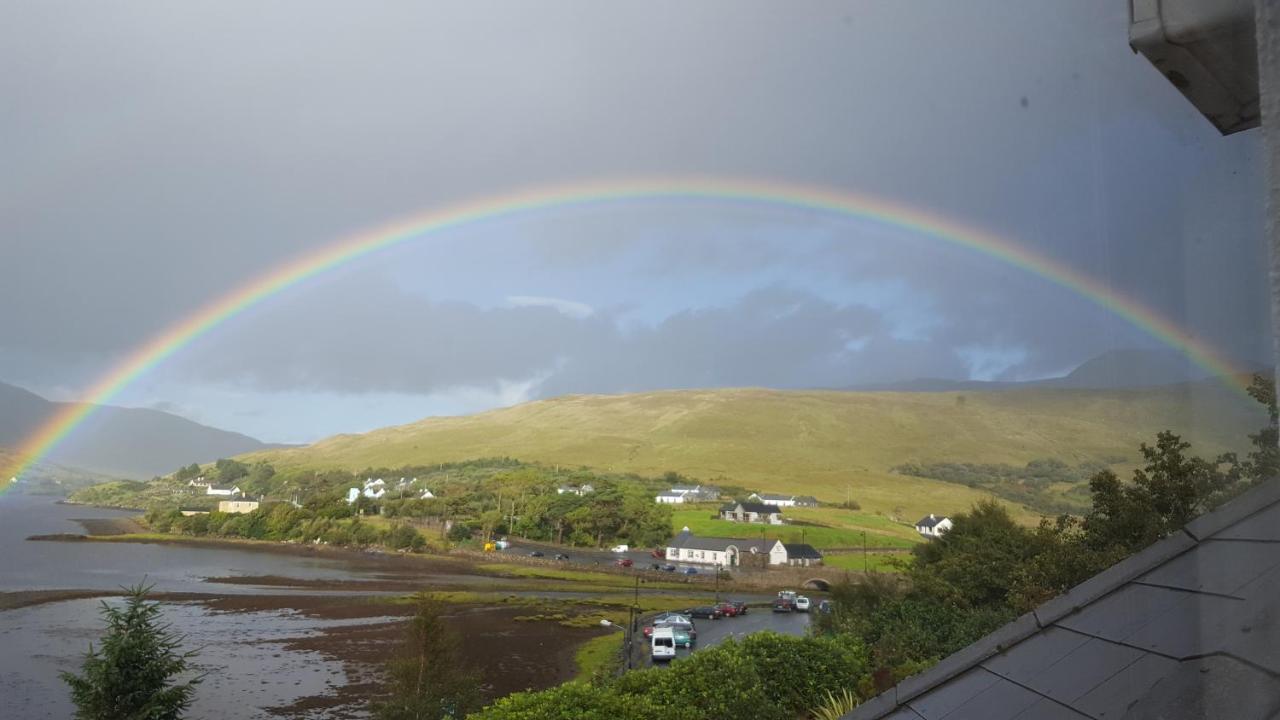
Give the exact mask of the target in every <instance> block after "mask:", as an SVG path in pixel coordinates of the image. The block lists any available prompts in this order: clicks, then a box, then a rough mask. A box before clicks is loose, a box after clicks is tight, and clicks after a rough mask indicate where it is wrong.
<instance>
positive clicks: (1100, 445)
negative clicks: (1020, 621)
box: [244, 383, 1265, 520]
mask: <svg viewBox="0 0 1280 720" xmlns="http://www.w3.org/2000/svg"><path fill="white" fill-rule="evenodd" d="M1264 422H1265V418H1264V415H1263V413H1262V410H1261V407H1260V406H1257V405H1256V404H1254V403H1252V402H1251V401H1249V400H1248V399H1245V398H1243V397H1241V396H1238V395H1235V394H1233V393H1231V392H1230V391H1228V390H1226V389H1224V388H1223V387H1221V386H1220V385H1218V384H1216V383H1198V384H1190V385H1176V386H1166V387H1160V388H1150V389H1140V390H1073V389H1018V390H1004V391H980V392H962V393H960V392H940V393H893V392H840V391H779V390H763V389H725V390H684V391H663V392H651V393H640V394H633V395H610V396H596V395H592V396H567V397H561V398H555V399H551V400H543V401H538V402H531V403H526V404H523V405H518V406H516V407H512V408H505V409H501V410H494V411H490V412H486V413H481V414H477V415H471V416H466V417H450V418H430V419H427V420H423V421H420V422H417V423H412V424H409V425H402V426H398V427H389V428H385V429H381V430H376V431H373V432H370V433H366V434H362V435H340V436H335V437H332V438H329V439H326V440H323V441H321V442H318V443H316V444H314V445H311V446H308V447H301V448H289V449H283V450H271V451H264V452H258V453H252V454H250V455H247V456H244V457H246V458H250V459H255V460H256V459H265V460H268V461H269V462H271V463H273V464H274V465H275V466H276V467H277V468H280V469H291V468H292V469H300V468H307V469H323V468H346V469H350V470H358V469H361V468H365V467H387V466H390V467H394V466H398V465H409V464H429V463H437V462H446V461H457V460H465V459H470V458H479V457H493V456H509V457H514V458H519V459H521V460H525V461H532V462H541V463H547V464H564V465H574V466H577V465H585V466H590V467H593V468H598V469H601V470H612V471H618V472H622V471H626V472H636V473H640V474H643V475H659V474H661V473H663V472H664V471H667V470H676V471H679V472H681V473H684V474H686V475H689V476H691V477H695V478H701V479H708V480H710V479H713V478H718V477H723V478H729V479H730V481H732V482H733V483H735V484H738V485H742V486H746V487H752V488H759V489H760V490H763V491H772V492H796V493H801V492H803V493H806V494H812V495H815V496H817V497H818V498H819V499H820V500H824V501H832V502H836V501H841V500H844V499H846V497H851V498H852V499H854V500H856V501H857V502H859V503H861V505H862V508H863V511H864V512H871V513H875V512H880V513H883V514H885V515H889V516H892V517H896V518H898V519H903V520H911V519H914V517H912V516H916V517H918V516H919V514H921V513H924V512H946V513H952V512H956V511H959V510H962V509H965V508H966V507H968V506H969V505H970V504H972V503H973V502H974V501H975V500H977V499H978V498H981V497H985V494H984V493H982V492H979V491H977V490H973V489H971V488H968V487H966V486H964V485H959V484H954V483H948V482H943V481H939V480H930V479H925V478H917V477H911V476H905V475H900V474H894V473H891V472H890V468H893V467H895V466H898V465H900V464H903V463H920V464H929V463H947V462H968V463H1007V464H1013V465H1021V464H1025V463H1027V462H1030V461H1032V460H1036V459H1046V458H1052V459H1057V460H1060V461H1063V462H1065V463H1068V464H1072V465H1075V464H1078V463H1083V462H1099V463H1106V464H1111V465H1113V466H1115V467H1116V469H1117V470H1118V471H1121V472H1127V469H1128V465H1127V464H1128V463H1132V462H1134V461H1136V460H1137V459H1138V445H1139V443H1141V442H1143V441H1147V442H1151V441H1152V440H1153V439H1154V437H1155V434H1156V433H1157V432H1158V431H1160V430H1163V429H1171V430H1173V431H1175V432H1178V433H1180V434H1182V435H1184V437H1186V438H1188V439H1189V440H1190V441H1191V442H1193V443H1194V451H1195V452H1197V453H1198V454H1201V455H1205V456H1209V455H1214V454H1217V453H1220V452H1223V451H1227V450H1237V451H1242V450H1244V449H1245V448H1246V447H1247V439H1246V437H1245V436H1246V434H1247V433H1249V432H1252V431H1254V430H1256V429H1257V428H1258V427H1260V426H1261V425H1262V424H1263V423H1264Z"/></svg>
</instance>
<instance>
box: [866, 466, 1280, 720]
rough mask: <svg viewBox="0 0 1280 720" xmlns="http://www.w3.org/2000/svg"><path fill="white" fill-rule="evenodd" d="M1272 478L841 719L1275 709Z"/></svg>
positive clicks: (1174, 715)
mask: <svg viewBox="0 0 1280 720" xmlns="http://www.w3.org/2000/svg"><path fill="white" fill-rule="evenodd" d="M1278 713H1280V480H1271V481H1269V482H1267V483H1265V484H1263V485H1261V486H1258V487H1256V488H1253V489H1252V490H1250V491H1249V492H1247V493H1245V494H1244V495H1241V496H1240V497H1238V498H1236V499H1234V500H1232V501H1231V502H1229V503H1227V504H1225V505H1223V506H1222V507H1221V508H1219V509H1218V510H1215V511H1214V512H1211V513H1208V514H1206V515H1204V516H1201V517H1200V518H1197V519H1196V520H1194V521H1192V522H1191V523H1190V524H1188V525H1187V526H1186V527H1185V528H1183V530H1182V531H1181V532H1179V533H1177V534H1175V535H1172V536H1170V537H1167V538H1165V539H1164V540H1161V541H1160V542H1158V543H1156V544H1155V545H1152V546H1151V547H1149V548H1147V549H1146V550H1143V551H1142V552H1139V553H1137V554H1136V555H1133V556H1132V557H1130V558H1128V559H1126V560H1124V561H1122V562H1120V563H1119V564H1117V565H1115V566H1113V567H1111V568H1109V569H1107V570H1105V571H1103V572H1101V573H1099V574H1098V575H1095V576H1094V577H1092V578H1090V579H1089V580H1086V581H1085V582H1083V583H1081V584H1080V585H1077V586H1076V587H1074V588H1072V589H1071V590H1070V591H1068V592H1067V593H1066V594H1065V595H1062V596H1060V597H1057V598H1055V599H1053V600H1050V601H1049V602H1047V603H1045V604H1044V605H1041V606H1040V607H1038V608H1036V609H1035V610H1034V611H1033V612H1030V613H1028V614H1026V615H1024V616H1022V617H1020V618H1018V619H1017V620H1015V621H1013V622H1012V623H1010V624H1008V625H1006V626H1004V627H1002V628H1000V629H999V630H996V631H995V632H994V633H992V634H990V635H988V636H987V637H985V638H983V639H981V640H979V641H978V642H976V643H974V644H972V645H970V646H969V647H967V648H964V649H963V650H961V651H959V652H957V653H955V654H954V655H951V656H950V657H948V658H946V659H944V660H943V661H942V662H941V663H939V664H938V665H936V666H934V667H933V668H931V669H929V670H926V671H925V672H923V673H921V674H919V675H916V676H913V677H909V678H907V679H905V680H903V681H902V682H901V683H899V684H898V686H897V687H894V688H892V689H890V690H888V691H886V692H884V693H882V694H880V695H879V696H877V697H875V698H873V699H871V700H869V701H867V702H866V703H864V704H863V705H862V706H861V707H859V708H857V709H856V710H854V711H853V712H851V713H849V714H847V715H845V716H844V720H878V719H880V718H883V719H884V720H941V719H942V718H946V719H947V720H966V719H969V718H972V719H974V720H979V719H980V720H1014V719H1017V720H1041V719H1043V720H1089V719H1093V720H1110V719H1111V718H1129V719H1132V720H1157V719H1160V720H1193V719H1196V720H1199V719H1201V718H1210V719H1215V720H1216V719H1219V718H1220V719H1222V720H1227V719H1228V718H1230V719H1231V720H1244V719H1246V718H1259V719H1263V720H1273V719H1274V718H1277V717H1280V715H1278Z"/></svg>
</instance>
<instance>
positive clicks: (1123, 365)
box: [1037, 350, 1206, 389]
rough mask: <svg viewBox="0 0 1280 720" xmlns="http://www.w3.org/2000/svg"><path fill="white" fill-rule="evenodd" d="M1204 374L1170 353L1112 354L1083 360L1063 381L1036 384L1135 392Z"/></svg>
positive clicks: (1126, 351)
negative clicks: (1132, 389) (1119, 389)
mask: <svg viewBox="0 0 1280 720" xmlns="http://www.w3.org/2000/svg"><path fill="white" fill-rule="evenodd" d="M1205 376H1206V374H1205V373H1204V371H1202V370H1199V369H1198V368H1196V367H1195V366H1194V365H1192V364H1191V362H1190V361H1189V360H1187V356H1185V355H1183V354H1182V353H1179V352H1175V351H1173V350H1112V351H1111V352H1107V353H1103V354H1101V355H1099V356H1098V357H1096V358H1093V359H1092V360H1087V361H1085V362H1084V363H1082V364H1081V365H1080V366H1079V367H1077V368H1076V369H1075V370H1072V371H1071V372H1070V373H1069V374H1068V375H1067V376H1066V377H1061V378H1054V379H1050V380H1040V381H1037V383H1038V384H1039V385H1042V386H1045V387H1070V388H1091V389H1110V388H1136V387H1154V386H1156V385H1173V384H1175V383H1182V382H1191V381H1194V380H1202V379H1204V378H1205Z"/></svg>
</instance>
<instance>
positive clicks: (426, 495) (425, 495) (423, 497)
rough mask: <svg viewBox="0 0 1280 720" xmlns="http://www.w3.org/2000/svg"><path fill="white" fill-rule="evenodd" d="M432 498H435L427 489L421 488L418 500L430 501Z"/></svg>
mask: <svg viewBox="0 0 1280 720" xmlns="http://www.w3.org/2000/svg"><path fill="white" fill-rule="evenodd" d="M434 498H435V494H434V493H432V492H431V490H429V489H427V488H423V490H422V494H421V495H419V496H418V499H420V500H432V499H434Z"/></svg>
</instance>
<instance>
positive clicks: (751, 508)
mask: <svg viewBox="0 0 1280 720" xmlns="http://www.w3.org/2000/svg"><path fill="white" fill-rule="evenodd" d="M739 505H741V506H742V510H743V512H753V513H760V514H762V515H772V514H774V513H781V512H782V508H780V507H778V506H777V505H766V504H764V503H751V502H744V503H729V504H727V505H724V506H722V507H721V508H720V512H725V511H730V512H732V511H736V510H737V509H738V506H739Z"/></svg>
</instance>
